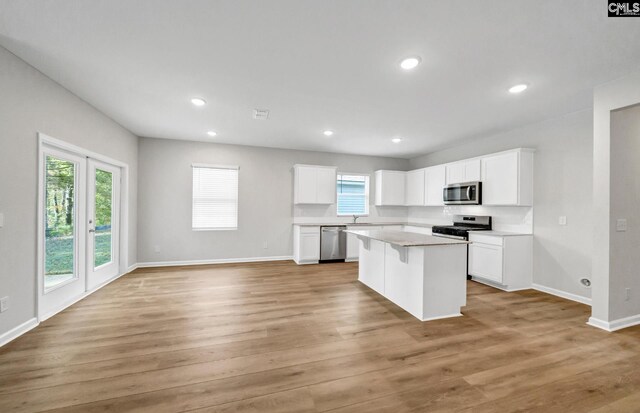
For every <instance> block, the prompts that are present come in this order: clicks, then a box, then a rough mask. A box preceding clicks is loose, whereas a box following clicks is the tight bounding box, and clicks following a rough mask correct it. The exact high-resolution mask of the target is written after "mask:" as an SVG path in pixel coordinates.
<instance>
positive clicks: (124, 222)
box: [34, 132, 133, 322]
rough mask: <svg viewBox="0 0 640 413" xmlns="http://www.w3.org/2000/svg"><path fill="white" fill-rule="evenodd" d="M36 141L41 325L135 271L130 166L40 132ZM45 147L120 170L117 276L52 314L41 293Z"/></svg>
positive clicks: (37, 299) (37, 313)
mask: <svg viewBox="0 0 640 413" xmlns="http://www.w3.org/2000/svg"><path fill="white" fill-rule="evenodd" d="M37 138H38V208H37V212H36V214H37V226H38V247H37V258H36V259H37V263H36V266H37V267H36V268H37V271H36V277H37V280H36V284H35V285H36V289H35V291H34V294H35V302H36V316H37V318H38V322H42V321H44V320H46V319H47V318H49V317H51V316H52V315H54V314H56V313H57V312H59V311H62V310H63V309H64V308H66V307H68V306H70V305H72V304H73V303H75V302H77V301H79V300H81V299H82V298H84V297H86V296H87V295H89V294H91V293H92V292H94V291H96V290H98V289H100V288H101V287H103V286H104V285H106V284H108V283H109V282H111V281H113V280H115V279H116V278H118V277H120V276H122V275H124V274H126V273H127V272H129V271H130V270H132V269H133V268H131V269H129V267H128V262H129V165H128V164H126V163H124V162H121V161H118V160H116V159H111V158H109V157H107V156H104V155H101V154H99V153H96V152H93V151H89V150H86V149H84V148H81V147H79V146H76V145H73V144H70V143H67V142H65V141H63V140H60V139H56V138H53V137H51V136H48V135H46V134H44V133H41V132H38V134H37ZM45 145H46V146H48V147H53V148H57V149H60V150H63V151H67V152H71V153H74V154H76V155H80V156H84V157H87V158H92V159H95V160H98V161H101V162H105V163H108V164H111V165H114V166H117V167H119V168H121V185H120V228H119V230H120V231H119V232H120V248H119V250H120V251H119V253H120V262H119V265H118V274H117V275H116V276H115V277H114V278H112V279H111V280H108V281H106V282H104V283H103V284H100V285H98V286H95V287H94V288H92V289H90V290H87V291H86V292H85V293H84V294H83V295H81V296H80V297H76V298H74V299H73V300H71V301H69V302H67V303H65V305H64V306H63V307H62V308H60V309H58V310H56V311H54V312H50V313H43V312H41V309H40V292H41V291H42V290H41V288H43V287H44V265H43V263H44V253H45V251H44V217H43V216H42V214H41V211H42V210H43V208H44V199H43V194H44V180H43V179H42V177H43V174H44V156H43V151H44V149H45V148H44V147H45ZM85 252H86V251H85ZM84 272H86V271H84Z"/></svg>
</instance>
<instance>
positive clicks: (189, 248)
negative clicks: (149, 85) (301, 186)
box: [138, 138, 409, 263]
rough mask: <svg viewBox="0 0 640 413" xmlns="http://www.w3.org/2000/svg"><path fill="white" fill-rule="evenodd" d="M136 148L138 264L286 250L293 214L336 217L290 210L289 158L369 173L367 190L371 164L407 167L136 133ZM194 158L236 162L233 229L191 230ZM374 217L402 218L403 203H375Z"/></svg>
mask: <svg viewBox="0 0 640 413" xmlns="http://www.w3.org/2000/svg"><path fill="white" fill-rule="evenodd" d="M139 154H140V157H139V173H140V181H139V182H140V189H139V194H138V200H139V207H140V211H141V213H140V217H139V221H138V258H139V259H138V261H139V262H140V263H149V262H166V261H197V260H216V259H234V258H235V259H238V258H256V257H282V256H291V255H292V223H293V218H294V215H295V216H297V217H300V218H304V219H309V218H313V217H325V218H326V219H327V220H329V219H331V220H334V221H335V215H334V214H333V213H332V211H334V209H332V208H333V207H309V208H307V209H304V208H299V207H296V208H295V214H294V207H293V174H292V167H293V165H294V164H296V163H300V164H312V165H331V166H338V167H339V170H340V171H344V172H352V173H353V172H360V173H370V174H371V175H372V178H371V187H372V188H373V187H374V185H375V182H374V180H373V172H374V171H375V170H377V169H398V170H406V169H407V168H408V167H409V161H408V160H404V159H392V158H377V157H368V156H353V155H340V154H330V153H322V152H307V151H294V150H283V149H268V148H258V147H251V146H237V145H223V144H216V143H203V142H187V141H177V140H164V139H149V138H141V139H140V147H139ZM193 163H208V164H223V165H239V166H240V188H239V211H238V230H236V231H192V230H191V186H192V183H191V164H193ZM372 202H373V197H372ZM372 215H374V216H390V215H400V217H401V218H403V219H404V218H406V209H405V208H400V209H399V210H398V209H397V208H393V209H388V210H387V209H384V208H378V209H375V208H372ZM264 242H266V243H267V248H266V249H264V248H263V243H264ZM156 247H157V248H158V249H159V252H156Z"/></svg>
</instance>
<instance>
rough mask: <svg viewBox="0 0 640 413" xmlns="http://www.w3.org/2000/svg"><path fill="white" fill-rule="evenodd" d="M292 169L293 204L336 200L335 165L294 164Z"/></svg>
mask: <svg viewBox="0 0 640 413" xmlns="http://www.w3.org/2000/svg"><path fill="white" fill-rule="evenodd" d="M293 169H294V184H293V186H294V189H293V202H294V203H295V204H333V203H335V202H336V169H337V168H336V167H334V166H314V165H294V167H293Z"/></svg>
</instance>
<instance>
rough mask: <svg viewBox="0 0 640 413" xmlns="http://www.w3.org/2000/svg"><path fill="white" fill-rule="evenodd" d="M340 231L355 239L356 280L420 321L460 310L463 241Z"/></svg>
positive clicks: (464, 262)
mask: <svg viewBox="0 0 640 413" xmlns="http://www.w3.org/2000/svg"><path fill="white" fill-rule="evenodd" d="M346 232H347V233H349V234H353V235H355V236H356V237H358V240H359V243H360V267H359V270H358V271H359V272H358V280H359V281H360V282H361V283H363V284H364V285H366V286H367V287H369V288H371V289H372V290H374V291H376V292H377V293H378V294H380V295H382V296H383V297H385V298H386V299H388V300H389V301H391V302H393V303H394V304H396V305H398V306H399V307H401V308H402V309H404V310H406V311H407V312H408V313H410V314H411V315H413V316H414V317H416V318H418V319H419V320H421V321H427V320H435V319H439V318H447V317H457V316H460V315H462V314H461V313H460V307H463V306H464V305H466V299H467V244H468V242H467V241H463V240H455V239H449V238H442V237H434V236H431V235H424V234H418V233H412V232H406V231H393V230H380V231H367V230H348V231H346Z"/></svg>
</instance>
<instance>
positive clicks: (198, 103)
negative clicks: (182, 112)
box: [191, 98, 207, 106]
mask: <svg viewBox="0 0 640 413" xmlns="http://www.w3.org/2000/svg"><path fill="white" fill-rule="evenodd" d="M191 103H193V104H194V105H196V106H204V105H206V104H207V101H206V100H204V99H202V98H192V99H191Z"/></svg>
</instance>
